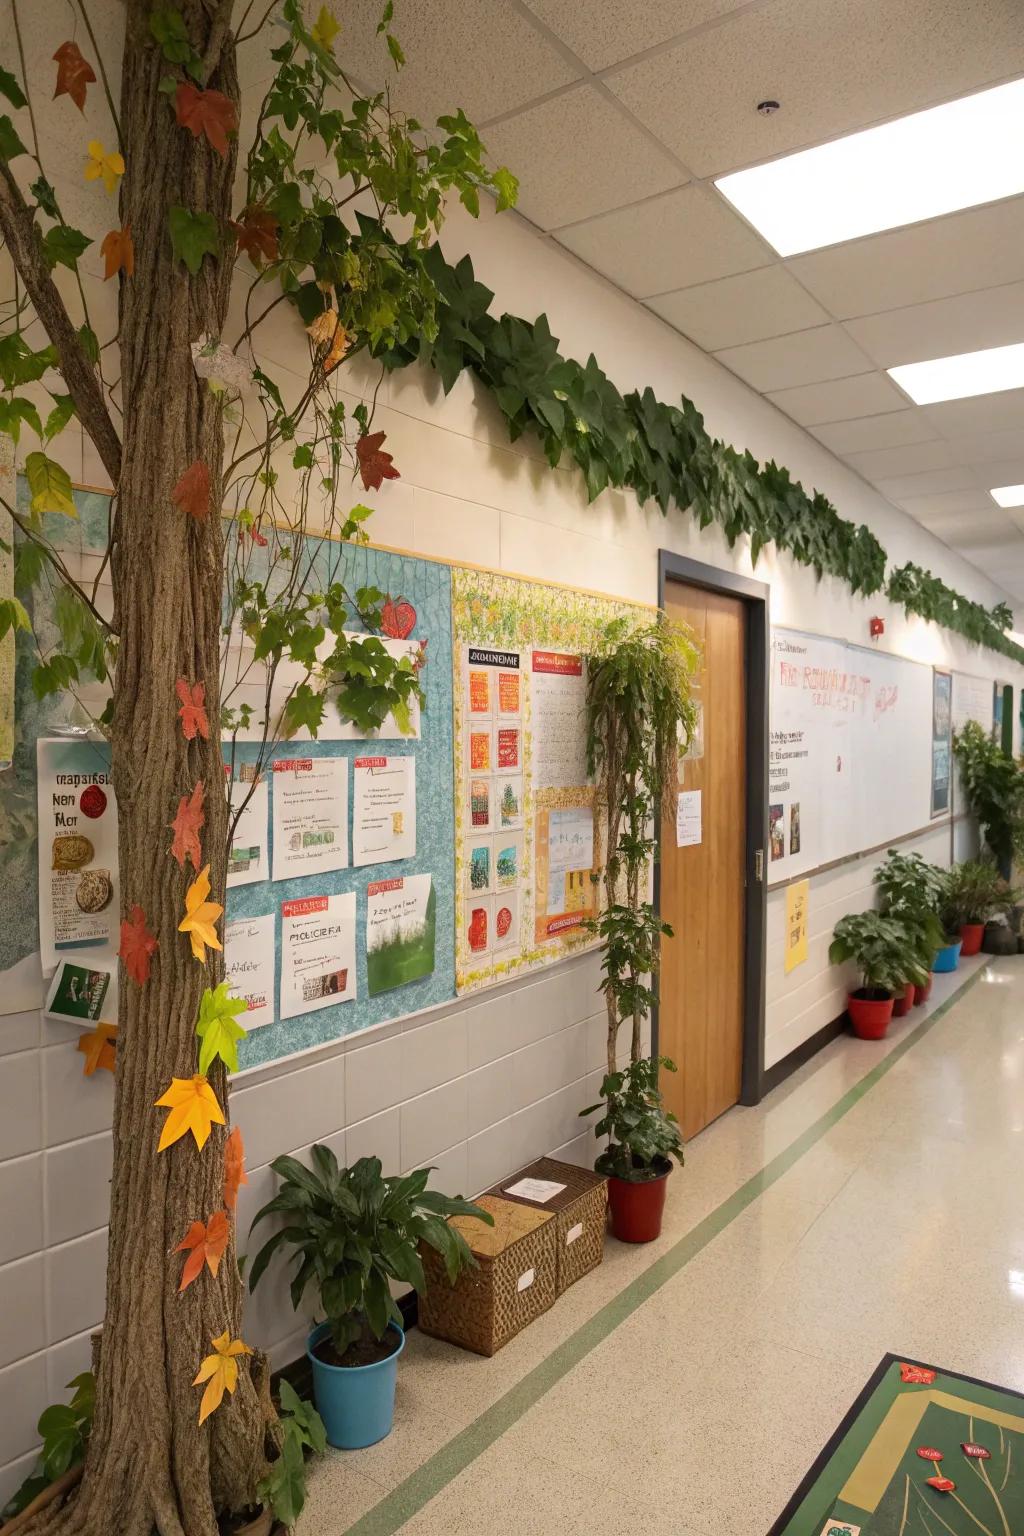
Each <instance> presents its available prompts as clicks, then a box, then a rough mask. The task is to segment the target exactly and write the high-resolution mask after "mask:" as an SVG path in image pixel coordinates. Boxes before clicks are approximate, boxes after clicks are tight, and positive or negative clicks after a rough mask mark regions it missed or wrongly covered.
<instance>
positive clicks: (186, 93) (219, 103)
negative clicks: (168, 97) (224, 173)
mask: <svg viewBox="0 0 1024 1536" xmlns="http://www.w3.org/2000/svg"><path fill="white" fill-rule="evenodd" d="M174 115H175V116H176V117H177V119H178V122H179V124H180V125H181V127H182V128H187V129H188V130H189V132H190V133H191V134H192V136H193V137H194V138H197V139H198V138H199V137H200V136H201V135H202V134H204V133H205V134H206V137H207V139H208V141H209V142H210V144H211V145H212V146H213V148H214V149H215V150H216V151H217V153H218V155H220V156H221V157H222V158H226V157H227V152H228V134H229V133H233V132H234V131H235V129H236V128H237V127H238V115H237V113H236V112H235V106H234V103H233V102H232V101H229V100H228V98H227V97H226V96H225V95H224V92H223V91H201V90H200V89H199V87H198V86H195V85H193V84H192V82H191V81H190V80H182V81H181V82H180V83H179V85H178V89H177V92H176V94H175V98H174Z"/></svg>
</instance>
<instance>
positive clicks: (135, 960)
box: [117, 902, 159, 987]
mask: <svg viewBox="0 0 1024 1536" xmlns="http://www.w3.org/2000/svg"><path fill="white" fill-rule="evenodd" d="M158 948H159V944H158V941H157V939H156V936H155V935H154V934H152V933H150V931H149V929H148V928H147V926H146V914H145V912H144V911H143V909H142V907H140V906H139V904H138V902H136V903H135V905H134V906H133V907H132V910H131V913H130V915H129V917H128V918H127V920H126V921H125V922H123V923H122V924H121V945H120V948H119V949H118V951H117V952H118V954H119V955H120V957H121V959H122V960H123V961H124V968H125V970H126V971H127V972H128V975H129V976H130V977H131V978H132V980H133V981H134V982H137V983H138V985H139V986H140V987H141V986H143V985H144V984H145V983H146V982H147V981H148V980H149V968H150V961H151V960H152V958H153V956H154V955H155V954H156V951H157V949H158Z"/></svg>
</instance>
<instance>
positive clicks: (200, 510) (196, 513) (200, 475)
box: [171, 459, 210, 523]
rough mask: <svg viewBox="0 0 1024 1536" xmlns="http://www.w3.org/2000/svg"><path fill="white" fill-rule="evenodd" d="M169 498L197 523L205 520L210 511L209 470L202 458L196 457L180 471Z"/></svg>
mask: <svg viewBox="0 0 1024 1536" xmlns="http://www.w3.org/2000/svg"><path fill="white" fill-rule="evenodd" d="M171 500H172V501H173V502H174V504H175V506H176V507H178V508H179V510H180V511H182V512H187V513H188V515H189V517H194V518H195V520H196V522H197V523H201V522H205V520H206V518H207V517H208V516H209V512H210V471H209V469H208V468H207V466H206V465H205V464H204V463H203V461H202V459H196V460H195V462H194V463H192V464H190V465H189V467H188V469H186V470H183V471H182V474H181V475H180V477H179V479H178V482H177V484H176V485H175V487H174V489H173V490H172V492H171Z"/></svg>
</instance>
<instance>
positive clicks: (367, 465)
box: [356, 432, 399, 491]
mask: <svg viewBox="0 0 1024 1536" xmlns="http://www.w3.org/2000/svg"><path fill="white" fill-rule="evenodd" d="M385 436H386V434H385V433H384V432H364V433H363V435H362V437H361V438H360V439H359V441H358V442H357V443H356V458H357V459H358V460H359V473H360V474H361V475H362V477H363V486H364V488H365V489H366V490H368V491H379V490H380V487H381V485H382V484H383V482H384V481H385V480H397V479H398V478H399V474H398V470H397V469H396V468H395V466H394V464H393V462H392V458H391V454H390V453H385V452H384V450H383V449H382V448H381V443H382V442H383V441H384V438H385Z"/></svg>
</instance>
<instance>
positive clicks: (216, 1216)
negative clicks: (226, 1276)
mask: <svg viewBox="0 0 1024 1536" xmlns="http://www.w3.org/2000/svg"><path fill="white" fill-rule="evenodd" d="M230 1235H231V1228H230V1227H229V1226H228V1218H227V1217H226V1216H225V1214H224V1212H223V1211H214V1213H213V1215H212V1216H211V1217H210V1219H209V1221H208V1222H206V1223H205V1224H204V1223H203V1222H201V1221H194V1222H193V1223H192V1225H191V1226H190V1227H189V1229H188V1231H187V1232H186V1234H185V1236H184V1238H183V1239H182V1240H181V1242H180V1243H179V1244H178V1246H177V1248H175V1250H174V1251H175V1253H188V1258H187V1259H186V1260H185V1264H184V1267H183V1268H182V1271H181V1284H180V1285H179V1286H178V1290H179V1291H184V1290H187V1289H188V1287H189V1286H190V1285H191V1284H192V1281H193V1280H194V1279H195V1278H196V1276H197V1275H199V1274H201V1273H202V1268H203V1265H204V1264H207V1265H208V1266H209V1269H210V1274H211V1275H215V1274H216V1273H217V1271H218V1269H219V1268H220V1261H221V1259H222V1258H223V1257H224V1250H225V1248H226V1247H227V1245H228V1238H229V1236H230Z"/></svg>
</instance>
